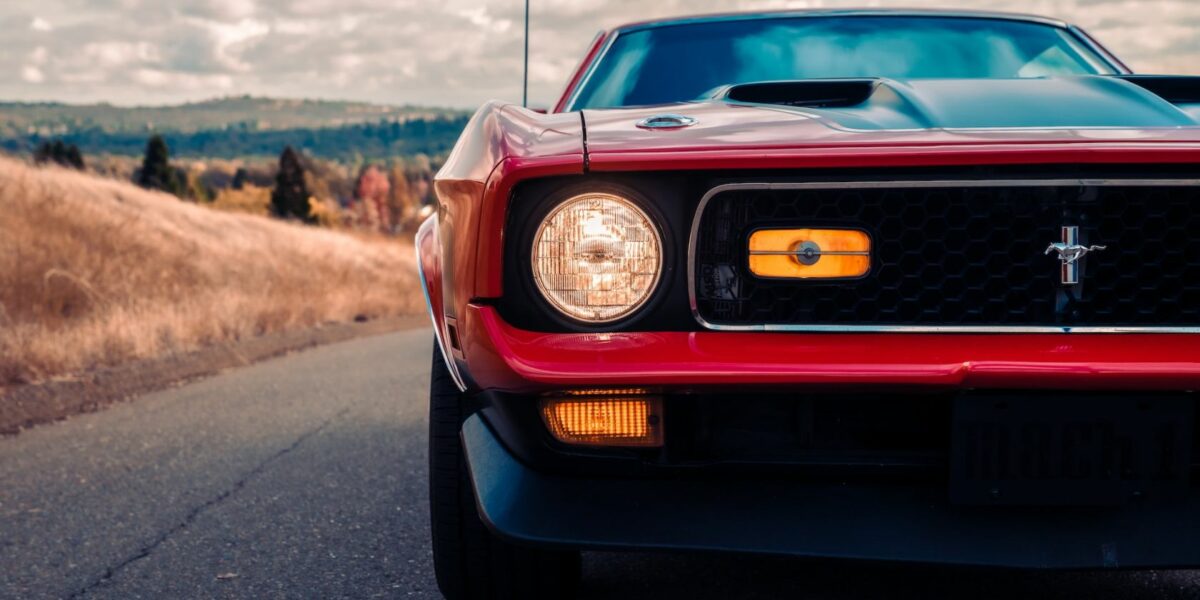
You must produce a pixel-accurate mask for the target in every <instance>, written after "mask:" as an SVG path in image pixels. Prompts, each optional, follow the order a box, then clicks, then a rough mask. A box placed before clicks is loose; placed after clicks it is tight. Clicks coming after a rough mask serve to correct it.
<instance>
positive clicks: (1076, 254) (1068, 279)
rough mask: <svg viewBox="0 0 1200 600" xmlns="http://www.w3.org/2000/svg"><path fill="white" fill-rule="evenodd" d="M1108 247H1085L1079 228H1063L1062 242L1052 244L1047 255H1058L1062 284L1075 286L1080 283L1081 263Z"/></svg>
mask: <svg viewBox="0 0 1200 600" xmlns="http://www.w3.org/2000/svg"><path fill="white" fill-rule="evenodd" d="M1107 249H1108V246H1083V245H1080V243H1079V228H1078V227H1074V226H1072V227H1063V228H1062V241H1061V242H1055V243H1053V244H1050V247H1049V248H1046V254H1047V255H1049V254H1050V253H1051V252H1056V253H1058V259H1059V260H1060V261H1062V284H1063V285H1075V284H1077V283H1079V261H1080V259H1082V258H1083V257H1085V256H1087V255H1088V254H1090V253H1092V252H1099V251H1101V250H1107Z"/></svg>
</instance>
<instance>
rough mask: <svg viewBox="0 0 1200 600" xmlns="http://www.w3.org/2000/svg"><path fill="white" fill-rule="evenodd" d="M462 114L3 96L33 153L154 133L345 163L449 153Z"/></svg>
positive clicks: (137, 148)
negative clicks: (34, 100) (288, 149)
mask: <svg viewBox="0 0 1200 600" xmlns="http://www.w3.org/2000/svg"><path fill="white" fill-rule="evenodd" d="M468 117H469V115H468V114H466V113H464V112H462V111H455V110H449V109H438V108H420V107H409V106H382V105H377V104H364V103H357V102H333V101H323V100H280V99H271V98H251V97H240V98H223V99H219V100H210V101H207V102H197V103H193V104H183V105H178V106H139V107H117V106H112V105H108V104H93V105H70V104H19V103H0V150H4V151H7V152H10V153H13V154H25V155H28V154H30V153H32V152H33V150H34V149H35V148H37V147H38V145H40V144H41V143H43V142H45V141H54V140H62V141H63V142H66V143H68V144H74V145H76V146H78V147H79V149H80V150H81V151H82V152H83V153H84V155H85V156H96V155H117V156H141V155H142V153H143V152H144V151H145V148H146V139H147V138H148V137H149V136H150V135H151V133H159V134H162V135H163V137H164V138H166V140H167V144H168V145H169V146H170V147H171V152H172V154H173V155H175V156H179V157H186V158H220V159H240V158H263V157H271V158H275V157H278V156H279V153H280V152H281V151H282V150H283V148H284V147H285V146H292V147H294V148H297V149H301V150H303V151H304V152H306V153H307V154H310V155H312V156H317V157H320V158H325V159H329V160H336V161H341V162H360V161H362V160H364V159H365V160H383V159H388V158H391V157H395V156H414V155H418V154H425V155H429V156H438V155H443V154H446V153H447V152H449V151H450V149H451V148H452V147H453V146H454V142H455V140H457V139H458V135H459V133H461V132H462V130H463V127H465V126H466V124H467V119H468Z"/></svg>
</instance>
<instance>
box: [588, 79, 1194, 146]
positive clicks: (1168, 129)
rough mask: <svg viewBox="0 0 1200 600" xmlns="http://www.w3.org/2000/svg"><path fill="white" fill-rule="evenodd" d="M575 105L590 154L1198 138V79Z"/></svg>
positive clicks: (800, 86) (877, 87)
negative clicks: (671, 121)
mask: <svg viewBox="0 0 1200 600" xmlns="http://www.w3.org/2000/svg"><path fill="white" fill-rule="evenodd" d="M1152 90H1153V91H1152ZM747 99H750V101H747ZM583 112H584V122H585V127H586V135H587V150H588V152H589V153H605V152H630V151H655V150H663V151H681V150H689V149H692V150H710V149H730V148H738V147H745V148H784V147H807V146H846V145H870V146H874V145H914V144H916V145H924V144H980V143H1004V142H1017V141H1019V142H1088V141H1096V142H1118V141H1119V142H1137V141H1146V142H1151V141H1161V142H1192V143H1194V142H1198V141H1200V78H1181V77H1172V78H1143V77H1107V76H1092V77H1064V78H1038V79H983V80H980V79H975V80H961V79H959V80H912V81H896V80H834V81H824V82H818V81H810V82H766V83H757V84H747V85H743V86H731V87H728V88H724V89H723V90H718V91H717V92H716V93H715V95H714V97H713V98H711V99H709V100H704V101H698V102H687V103H680V104H672V105H663V106H653V107H638V108H623V109H606V110H590V109H589V110H585V111H583ZM664 114H676V115H682V116H685V117H689V118H691V119H694V120H695V123H694V124H692V125H690V126H688V127H682V128H676V129H657V130H648V129H644V128H641V127H639V126H638V124H639V123H640V122H641V121H642V120H643V119H647V118H649V117H653V116H657V115H664Z"/></svg>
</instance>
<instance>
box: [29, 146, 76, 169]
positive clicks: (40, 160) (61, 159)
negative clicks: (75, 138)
mask: <svg viewBox="0 0 1200 600" xmlns="http://www.w3.org/2000/svg"><path fill="white" fill-rule="evenodd" d="M33 162H34V163H36V164H39V165H42V164H46V163H50V162H52V163H54V164H56V165H59V166H63V167H68V168H71V169H78V170H80V171H82V170H84V167H85V165H84V163H83V153H82V152H80V151H79V146H76V145H75V144H66V143H64V142H63V141H62V140H54V141H53V142H42V143H41V144H39V145H38V147H37V148H36V149H35V150H34V151H33Z"/></svg>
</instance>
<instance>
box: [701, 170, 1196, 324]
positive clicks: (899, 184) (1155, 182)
mask: <svg viewBox="0 0 1200 600" xmlns="http://www.w3.org/2000/svg"><path fill="white" fill-rule="evenodd" d="M1076 186H1086V187H1097V186H1126V187H1191V186H1200V179H1011V180H1004V179H1001V180H981V179H971V180H959V181H955V180H931V181H829V182H824V181H821V182H802V183H727V184H724V185H718V186H717V187H714V188H712V189H710V190H709V191H708V192H707V193H705V194H704V197H702V198H701V199H700V204H699V205H698V206H697V207H696V213H695V215H694V216H693V217H692V227H691V232H690V234H689V236H688V249H687V270H688V271H687V282H688V304H689V305H690V308H691V311H692V318H694V319H695V320H696V322H697V323H699V324H700V326H701V327H703V328H705V329H709V330H713V331H773V332H805V333H1176V334H1179V333H1188V334H1200V327H1069V326H1053V325H1049V326H1045V325H1044V326H1032V325H1030V326H1025V325H1017V326H1005V325H817V324H808V325H798V324H790V323H789V324H773V323H762V324H757V325H721V324H716V323H710V322H708V321H706V320H704V317H702V316H700V310H699V308H698V306H697V301H696V238H697V237H698V235H699V231H700V218H701V216H703V215H704V209H705V208H707V207H708V203H709V201H711V200H712V199H713V197H714V196H716V195H717V194H720V193H722V192H728V191H732V190H836V189H850V188H858V189H919V188H950V187H1076Z"/></svg>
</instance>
